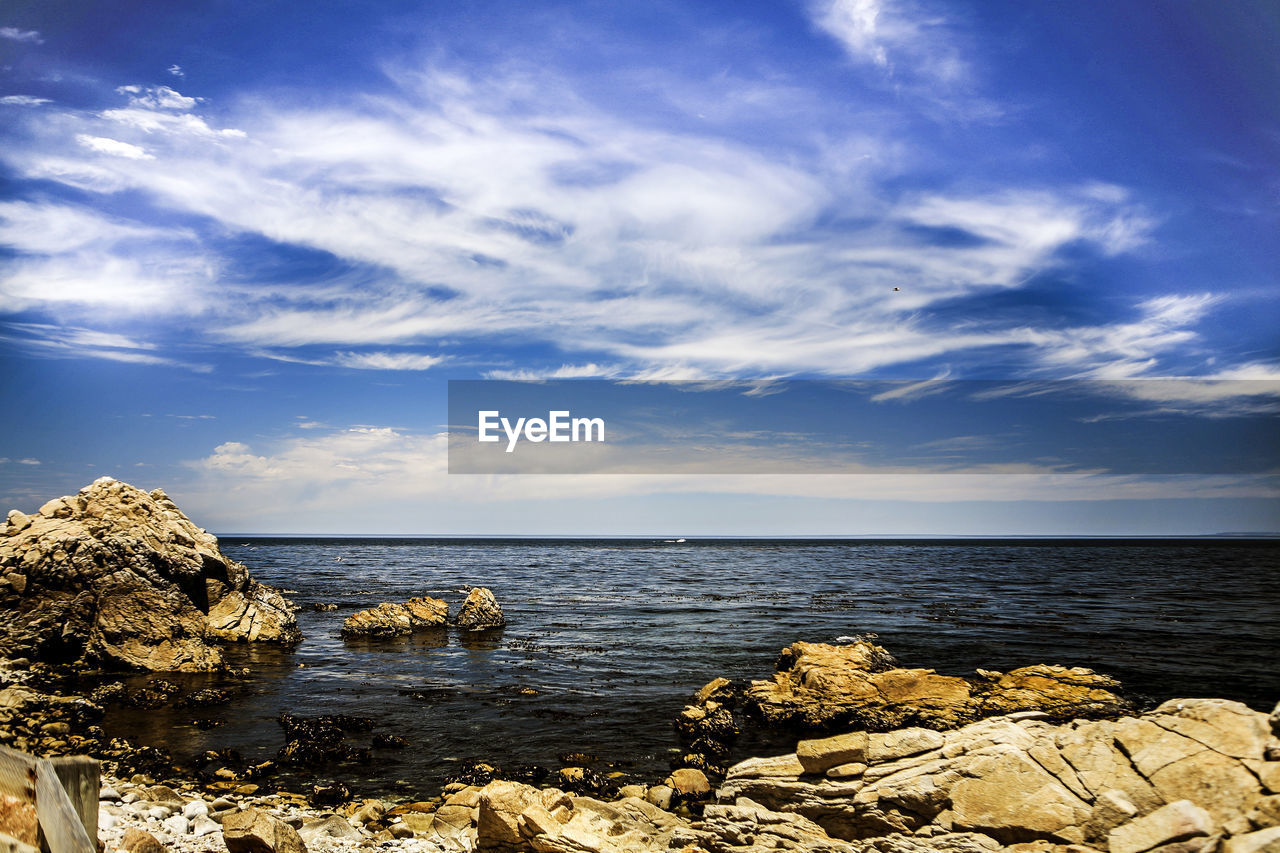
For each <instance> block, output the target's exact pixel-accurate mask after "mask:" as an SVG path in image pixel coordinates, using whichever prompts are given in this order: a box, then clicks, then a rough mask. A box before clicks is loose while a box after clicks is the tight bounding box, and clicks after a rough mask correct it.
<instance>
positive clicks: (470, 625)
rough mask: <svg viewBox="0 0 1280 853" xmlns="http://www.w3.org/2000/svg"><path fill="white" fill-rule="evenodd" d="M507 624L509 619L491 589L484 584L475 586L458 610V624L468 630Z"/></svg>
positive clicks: (499, 626) (479, 629)
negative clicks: (483, 585) (503, 613)
mask: <svg viewBox="0 0 1280 853" xmlns="http://www.w3.org/2000/svg"><path fill="white" fill-rule="evenodd" d="M505 624H507V620H506V617H505V616H503V615H502V608H501V607H500V606H498V600H497V599H496V598H494V595H493V592H492V591H491V590H489V589H486V588H485V587H482V586H479V587H475V588H473V589H472V590H471V592H469V593H468V594H467V600H466V601H464V602H462V609H460V610H459V611H458V619H457V625H458V627H459V628H463V629H466V630H468V631H485V630H488V629H491V628H501V627H502V626H503V625H505Z"/></svg>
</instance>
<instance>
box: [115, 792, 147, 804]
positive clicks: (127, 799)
mask: <svg viewBox="0 0 1280 853" xmlns="http://www.w3.org/2000/svg"><path fill="white" fill-rule="evenodd" d="M140 799H142V797H139V796H138V792H137V791H130V792H129V793H127V794H125V795H124V796H123V797H121V798H120V802H122V803H136V802H137V801H138V800H140Z"/></svg>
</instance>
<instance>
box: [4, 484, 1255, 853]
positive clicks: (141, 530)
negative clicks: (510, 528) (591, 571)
mask: <svg viewBox="0 0 1280 853" xmlns="http://www.w3.org/2000/svg"><path fill="white" fill-rule="evenodd" d="M0 570H2V571H0V579H2V582H0V659H2V660H3V661H4V665H3V667H0V744H3V745H5V746H9V747H14V748H17V749H21V750H24V751H27V752H30V753H33V754H36V755H41V756H54V755H70V754H83V755H90V756H93V757H95V758H98V759H99V760H100V761H102V762H103V769H104V776H103V785H102V791H101V797H100V809H99V830H100V831H99V835H100V840H101V842H102V844H103V845H104V849H105V850H108V851H114V850H126V851H128V853H152V851H155V850H164V849H173V850H183V851H192V852H193V853H194V851H222V850H228V851H231V853H239V851H242V850H243V851H255V853H261V851H277V853H300V851H304V850H311V851H327V850H351V849H358V848H370V847H385V848H390V849H404V850H414V851H471V850H481V851H539V853H557V852H558V853H646V851H683V853H763V851H766V850H768V851H777V850H783V851H826V853H871V851H873V850H874V851H879V853H916V851H919V853H924V851H938V853H995V851H1002V850H1009V851H1013V853H1090V851H1101V853H1280V737H1278V735H1280V709H1278V711H1277V713H1273V714H1272V715H1271V716H1270V717H1268V716H1267V715H1266V714H1264V713H1261V712H1258V711H1254V710H1251V709H1249V708H1248V707H1246V706H1245V705H1242V704H1240V703H1238V702H1231V701H1227V700H1222V699H1179V700H1173V701H1169V702H1165V703H1164V704H1161V705H1160V706H1159V707H1156V708H1154V709H1151V710H1148V711H1146V712H1145V713H1139V710H1138V709H1136V708H1135V707H1133V706H1132V705H1131V704H1130V703H1129V702H1128V701H1127V700H1126V699H1125V698H1124V697H1123V696H1122V694H1121V692H1120V685H1119V684H1118V683H1117V682H1116V681H1115V680H1113V679H1110V678H1108V677H1107V676H1105V675H1101V674H1099V673H1095V672H1092V671H1090V670H1087V669H1082V668H1071V667H1064V666H1057V665H1044V664H1042V665H1035V666H1028V667H1022V668H1019V669H1015V670H1012V671H1009V672H994V671H988V670H978V671H977V674H976V676H975V677H972V678H960V677H956V676H948V675H942V674H939V673H937V672H935V671H934V670H931V669H921V668H913V667H904V666H900V665H899V664H898V662H897V661H895V660H894V658H893V657H892V655H891V654H890V653H889V651H888V650H886V649H884V648H883V647H881V646H879V645H877V644H876V643H875V642H874V639H875V638H874V637H872V636H866V637H856V638H849V639H848V640H847V641H846V642H842V643H840V644H838V645H829V644H822V643H808V642H796V643H794V644H792V645H791V646H789V647H788V648H786V649H784V650H782V653H781V654H780V656H779V658H778V660H777V662H776V665H775V671H774V672H773V674H772V676H771V677H770V678H768V679H763V680H759V681H754V682H751V683H750V684H746V685H740V684H734V683H732V682H730V681H728V680H727V679H724V678H716V679H713V680H712V681H710V682H709V683H707V684H706V686H704V687H703V688H702V689H701V690H699V691H697V693H696V695H694V696H693V697H692V698H691V701H690V703H689V704H688V705H687V706H685V708H684V709H683V710H682V711H680V712H679V713H678V715H677V716H676V718H675V720H674V734H675V737H676V738H677V739H678V741H679V743H680V746H681V749H680V751H679V753H678V754H677V757H675V758H674V760H673V761H672V764H671V766H672V772H671V773H670V774H669V775H667V776H665V777H664V778H662V779H648V780H644V782H645V783H644V784H638V783H636V780H633V779H629V778H625V777H624V776H623V774H621V773H609V772H607V768H604V769H600V768H593V766H592V759H591V757H590V756H565V757H564V758H565V759H566V760H573V761H574V762H575V763H574V764H573V765H570V766H566V767H564V768H562V769H561V770H560V771H559V772H557V773H552V772H551V771H548V770H545V769H538V770H537V772H531V771H518V770H515V769H511V770H510V772H504V771H502V770H500V769H498V768H496V767H492V766H489V765H484V764H477V765H472V766H468V767H464V768H462V769H461V771H460V773H459V774H458V775H457V776H456V777H455V779H454V781H452V782H451V783H450V784H448V785H446V786H445V787H444V789H443V790H442V791H440V793H439V794H438V795H436V796H432V797H429V798H426V799H413V798H407V799H405V800H404V801H403V802H401V801H396V800H388V799H371V798H363V797H360V796H359V794H358V792H357V793H356V795H353V794H352V792H351V791H350V790H348V789H347V787H346V786H344V785H342V784H339V783H333V782H327V783H326V782H317V783H316V784H312V785H310V786H309V790H304V791H301V792H299V791H290V790H287V788H288V787H289V786H290V785H291V784H295V783H289V782H286V781H283V780H284V779H285V778H286V777H285V776H283V775H282V771H286V770H288V769H289V768H298V767H307V768H321V769H322V768H324V767H326V766H331V765H333V764H334V763H335V762H357V763H368V762H369V761H370V760H371V755H370V749H397V748H404V747H405V746H406V745H407V744H406V743H405V741H404V740H403V739H402V738H400V737H399V736H398V735H397V734H396V733H394V732H381V731H377V730H376V727H375V725H374V721H372V720H370V719H366V718H363V717H356V716H349V715H328V716H324V715H321V716H306V715H299V714H291V713H285V714H282V715H281V716H280V717H279V720H278V722H279V724H280V728H281V735H282V741H283V746H282V747H281V749H280V750H279V752H278V753H277V754H276V756H275V758H274V759H273V760H268V761H264V762H259V763H257V764H248V763H246V762H245V761H244V760H243V759H241V758H240V757H239V756H238V755H236V754H235V753H234V751H232V750H221V751H214V752H208V753H205V754H202V755H200V756H196V757H194V758H193V759H190V760H188V759H186V758H185V757H182V758H181V762H180V763H177V762H175V760H174V758H173V757H171V756H169V755H168V754H166V753H164V752H162V751H160V750H157V749H153V748H150V747H148V746H146V745H140V744H136V743H133V742H131V741H129V740H128V739H126V738H111V737H109V736H108V735H107V734H106V732H104V731H103V729H102V728H101V726H100V725H99V724H100V722H101V720H102V716H103V708H104V706H105V705H109V704H111V703H129V704H131V705H132V706H134V707H139V708H148V707H158V706H160V705H163V704H165V703H178V704H180V706H181V707H184V708H190V709H192V710H193V712H194V711H195V710H196V709H201V708H212V707H216V706H220V705H226V704H228V703H232V702H233V701H234V699H233V697H232V696H231V695H230V694H229V693H227V692H226V691H222V690H216V689H210V688H205V689H202V690H195V691H191V692H189V693H183V692H182V691H181V689H180V688H179V687H178V685H176V684H174V683H173V682H171V681H169V680H167V679H165V678H164V676H163V673H165V672H174V671H177V672H191V671H208V670H211V669H218V668H220V667H223V662H222V657H221V651H220V648H221V644H222V643H226V642H267V643H275V644H286V645H287V644H293V643H297V642H299V641H300V640H301V635H300V634H299V633H298V630H297V624H296V620H295V619H294V615H293V614H294V610H295V608H294V607H293V605H292V604H291V603H290V602H289V601H288V600H287V599H286V598H285V597H284V595H283V594H282V593H281V592H280V591H279V590H274V589H271V588H269V587H266V586H264V585H262V584H259V583H257V582H256V581H254V580H253V579H252V578H251V577H250V576H249V572H248V570H247V569H246V568H245V567H244V566H242V565H241V564H239V563H235V562H234V561H231V560H229V559H227V558H226V557H225V556H224V555H222V554H221V552H220V551H219V550H218V546H217V541H216V539H214V537H212V536H211V535H209V534H207V533H206V532H205V531H203V530H201V529H200V528H198V527H196V526H195V525H194V524H193V523H192V522H191V521H190V520H189V519H187V517H186V516H185V515H183V514H182V512H181V511H180V510H179V509H178V508H177V507H176V506H175V505H174V504H173V502H172V501H170V500H169V499H168V497H167V496H165V495H164V493H163V492H160V491H159V490H157V491H154V492H150V493H147V492H142V491H141V490H138V489H134V488H133V487H131V486H128V485H126V484H123V483H118V482H116V481H114V480H111V479H110V478H102V479H100V480H98V481H96V482H95V483H93V484H91V485H90V486H88V487H86V488H85V489H83V490H82V491H81V492H80V494H79V495H76V496H70V497H65V498H60V499H56V500H54V501H50V502H49V503H48V504H46V505H45V506H44V507H42V508H41V510H40V512H39V513H37V514H34V515H31V516H28V515H24V514H22V513H18V512H16V511H14V512H11V513H10V514H9V516H8V520H7V524H6V526H5V528H4V531H3V536H2V537H0ZM448 611H449V607H448V604H447V603H446V602H444V601H442V600H438V599H431V598H413V599H410V600H409V601H407V602H405V603H390V602H388V603H383V604H381V605H379V606H378V607H375V608H370V609H369V610H365V611H361V612H359V613H356V614H354V615H353V616H352V617H350V618H349V619H347V620H346V622H345V623H344V625H343V632H342V633H343V637H344V638H346V639H360V640H361V641H377V640H378V639H379V638H385V637H393V636H398V635H403V634H405V633H411V632H415V631H432V630H435V631H439V630H447V628H448V626H449V625H452V626H453V627H454V628H455V629H457V630H462V631H466V632H472V631H477V632H484V631H491V630H495V629H498V628H500V627H501V626H502V625H503V623H504V622H505V618H504V616H503V614H502V610H501V607H500V606H499V605H498V603H497V601H496V599H495V598H494V596H493V594H492V593H491V592H490V591H489V590H487V589H484V588H480V587H477V588H472V589H470V590H469V594H468V596H467V600H466V601H465V602H464V603H463V604H462V607H461V610H460V611H459V613H458V614H457V616H456V617H455V618H454V619H452V620H450V619H449V613H448ZM122 669H130V670H133V671H135V672H136V671H139V670H141V671H151V672H154V673H157V675H156V676H154V677H152V678H151V679H149V680H148V681H147V683H146V685H145V686H143V687H139V688H135V689H133V690H128V689H126V687H125V685H124V684H123V683H120V682H109V683H104V684H101V685H100V686H98V687H97V688H96V689H94V690H93V691H92V692H90V693H89V694H88V695H80V692H81V691H80V689H79V688H78V687H77V684H78V681H77V677H78V676H79V675H80V674H82V673H84V672H85V671H90V670H96V671H100V672H101V671H119V670H122ZM765 730H767V731H769V732H771V733H773V735H774V740H775V741H778V742H783V743H785V744H786V745H787V746H785V747H784V748H782V749H780V750H779V751H778V754H774V755H770V756H764V757H753V758H747V759H746V760H733V759H734V758H735V755H736V749H737V745H738V744H739V742H740V739H741V738H743V737H744V734H749V733H750V732H752V731H765ZM349 732H358V733H360V735H361V738H362V739H366V738H367V739H368V741H369V743H370V744H371V746H370V747H369V748H365V747H362V746H355V745H353V744H352V743H351V742H350V741H349V740H348V739H347V738H346V734H347V733H349ZM628 783H630V784H628ZM0 805H2V804H0ZM2 811H3V809H0V812H2ZM0 840H3V839H0ZM23 840H24V839H22V838H19V839H18V841H23ZM32 841H34V838H30V839H27V840H26V843H31V842H32Z"/></svg>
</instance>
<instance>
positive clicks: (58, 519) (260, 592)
mask: <svg viewBox="0 0 1280 853" xmlns="http://www.w3.org/2000/svg"><path fill="white" fill-rule="evenodd" d="M0 576H2V577H0V654H3V655H4V656H6V657H8V658H10V659H13V658H20V657H22V658H29V659H33V660H42V661H48V662H53V663H75V664H79V665H82V666H86V667H95V668H103V669H121V668H124V669H142V670H152V671H200V670H211V669H216V668H217V667H219V666H220V665H221V663H222V654H221V651H220V650H219V648H218V646H217V642H218V641H219V640H224V641H252V640H258V641H269V642H278V643H295V642H297V641H298V640H300V639H301V634H300V633H299V632H298V628H297V622H296V620H295V618H294V615H293V614H294V607H293V605H292V604H290V603H289V601H288V600H286V599H285V598H284V597H283V596H282V595H281V594H280V593H279V592H278V591H276V590H274V589H271V588H270V587H266V586H263V585H261V584H258V583H256V582H255V581H253V580H252V579H251V578H250V577H249V572H248V570H247V569H246V568H245V567H244V566H243V565H241V564H240V563H237V562H235V561H234V560H231V559H229V558H227V557H226V556H224V555H223V554H222V552H221V551H219V550H218V541H217V539H216V538H215V537H214V536H212V535H211V534H209V533H207V532H205V531H204V530H202V529H200V528H199V527H196V526H195V525H194V524H193V523H192V522H191V520H190V519H188V518H187V517H186V516H185V515H183V513H182V511H181V510H179V509H178V507H177V506H176V505H175V504H174V503H173V501H171V500H170V499H169V498H168V496H167V495H165V493H164V492H162V491H160V490H159V489H157V490H155V491H153V492H151V493H147V492H144V491H142V490H140V489H136V488H134V487H133V486H130V485H128V484H126V483H121V482H118V481H116V480H113V479H111V478H110V477H102V478H99V479H98V480H95V481H94V482H93V483H92V484H91V485H89V486H86V487H85V488H83V489H81V490H80V492H79V494H76V495H71V496H68V497H62V498H55V499H54V500H51V501H49V502H48V503H46V504H45V505H44V506H42V507H41V508H40V511H39V512H38V513H36V514H34V515H25V514H23V513H21V512H18V511H17V510H13V511H11V512H10V513H9V515H8V519H7V522H6V523H5V525H4V527H3V528H0Z"/></svg>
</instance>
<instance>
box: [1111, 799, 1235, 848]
mask: <svg viewBox="0 0 1280 853" xmlns="http://www.w3.org/2000/svg"><path fill="white" fill-rule="evenodd" d="M1215 829H1216V826H1215V824H1214V820H1213V818H1212V817H1211V816H1210V815H1209V813H1208V812H1207V811H1205V810H1204V809H1202V808H1200V807H1199V806H1197V805H1196V804H1195V803H1193V802H1191V801H1189V800H1178V801H1176V802H1172V803H1169V804H1168V805H1167V806H1164V807H1162V808H1159V809H1157V810H1156V811H1154V812H1152V813H1151V814H1149V815H1147V816H1145V817H1140V818H1137V819H1135V820H1131V821H1129V822H1128V823H1126V824H1124V825H1122V826H1118V827H1116V828H1115V829H1113V830H1111V834H1110V836H1109V837H1108V847H1109V849H1110V851H1111V853H1144V851H1147V850H1151V849H1153V848H1155V847H1160V846H1162V845H1165V844H1172V843H1174V842H1176V841H1186V840H1187V839H1189V838H1195V837H1196V836H1207V835H1212V834H1213V832H1214V830H1215Z"/></svg>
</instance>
